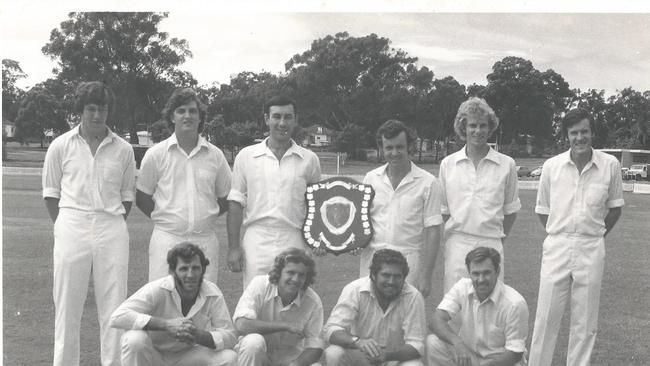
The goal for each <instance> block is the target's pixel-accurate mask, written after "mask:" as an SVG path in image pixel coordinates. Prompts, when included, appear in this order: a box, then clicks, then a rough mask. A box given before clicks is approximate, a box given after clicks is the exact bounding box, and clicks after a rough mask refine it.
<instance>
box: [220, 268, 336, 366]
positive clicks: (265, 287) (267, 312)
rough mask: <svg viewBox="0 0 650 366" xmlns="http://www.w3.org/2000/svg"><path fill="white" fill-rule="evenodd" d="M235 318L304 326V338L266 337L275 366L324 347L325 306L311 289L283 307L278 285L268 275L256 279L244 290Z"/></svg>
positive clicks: (277, 333)
mask: <svg viewBox="0 0 650 366" xmlns="http://www.w3.org/2000/svg"><path fill="white" fill-rule="evenodd" d="M232 317H233V321H235V322H236V321H237V319H239V318H246V319H257V320H263V321H268V322H275V321H282V322H291V323H300V324H301V325H302V329H303V333H304V337H301V336H299V335H297V334H294V333H289V332H275V333H269V334H265V335H264V339H265V340H266V348H267V354H268V356H269V358H270V360H271V362H272V363H273V364H274V365H275V364H282V365H284V364H286V363H288V362H290V361H293V360H295V359H296V358H297V357H298V356H300V354H301V353H302V351H303V350H305V349H306V348H319V349H323V348H324V346H325V342H324V341H323V339H321V338H320V333H321V330H322V327H323V304H322V303H321V300H320V297H319V296H318V294H316V292H315V291H314V290H312V289H311V287H308V288H307V289H306V290H304V291H300V293H299V294H298V296H297V297H296V298H295V299H294V301H293V302H292V303H291V304H289V305H287V306H284V305H282V299H281V298H280V295H279V294H278V286H277V285H275V284H272V283H271V282H269V276H268V275H263V276H256V277H255V278H253V280H252V281H251V282H250V283H249V284H248V286H247V287H246V290H244V293H243V294H242V296H241V298H240V299H239V302H238V303H237V308H236V309H235V312H234V313H233V316H232Z"/></svg>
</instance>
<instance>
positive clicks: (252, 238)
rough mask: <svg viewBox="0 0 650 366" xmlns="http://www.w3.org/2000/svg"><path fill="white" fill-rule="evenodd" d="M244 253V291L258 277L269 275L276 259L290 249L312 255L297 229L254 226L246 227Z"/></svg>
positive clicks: (243, 241) (243, 243) (243, 244)
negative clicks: (297, 249) (301, 250)
mask: <svg viewBox="0 0 650 366" xmlns="http://www.w3.org/2000/svg"><path fill="white" fill-rule="evenodd" d="M241 245H242V249H243V252H244V289H246V287H247V286H248V284H249V283H250V282H251V280H252V279H253V278H254V277H255V276H258V275H265V274H268V273H269V271H270V270H271V268H272V267H273V262H274V261H275V257H276V256H277V255H278V254H280V253H281V252H283V251H285V250H286V249H289V248H299V249H303V250H305V251H306V252H307V254H308V255H311V250H309V249H307V246H306V245H305V242H304V240H303V238H302V233H301V232H300V230H298V229H296V228H289V227H277V226H266V225H260V224H253V225H250V226H248V227H246V230H245V231H244V238H243V240H242V244H241Z"/></svg>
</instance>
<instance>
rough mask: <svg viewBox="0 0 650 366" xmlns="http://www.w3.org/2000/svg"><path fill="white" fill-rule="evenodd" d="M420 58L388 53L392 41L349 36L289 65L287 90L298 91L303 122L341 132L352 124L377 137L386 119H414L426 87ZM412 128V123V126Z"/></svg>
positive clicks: (323, 42)
mask: <svg viewBox="0 0 650 366" xmlns="http://www.w3.org/2000/svg"><path fill="white" fill-rule="evenodd" d="M416 61H417V58H415V57H410V56H408V55H407V54H406V52H404V51H402V50H396V49H394V48H391V47H390V40H389V39H387V38H383V37H378V36H377V35H376V34H370V35H368V36H364V37H350V35H349V34H348V33H347V32H342V33H337V34H335V35H334V36H332V35H328V36H326V37H324V38H321V39H317V40H315V41H313V42H312V44H311V47H310V49H309V50H307V51H305V52H303V53H301V54H296V55H294V56H293V57H292V58H291V59H290V60H289V61H287V63H286V64H285V70H286V71H287V72H288V75H287V79H288V80H287V85H292V86H293V87H294V88H295V90H297V92H298V95H299V97H300V98H299V99H300V100H299V102H300V105H301V110H302V111H304V112H303V113H302V116H303V117H302V118H303V119H305V118H306V119H307V120H309V121H312V122H313V123H318V124H322V125H324V126H326V127H329V128H332V129H334V130H338V131H341V130H343V129H344V128H345V126H347V125H348V124H350V123H354V124H357V125H359V126H362V127H363V128H365V129H367V130H368V131H375V130H376V129H377V127H378V126H379V124H381V123H382V122H384V121H385V120H386V119H388V118H399V119H402V120H405V122H406V120H411V119H412V118H413V117H414V106H415V102H414V100H413V94H412V93H411V91H412V90H414V89H415V88H416V85H414V83H415V82H417V81H418V80H419V81H423V80H424V81H426V76H427V71H423V73H422V75H417V73H418V72H419V71H420V69H418V68H417V67H416V66H415V62H416ZM411 122H412V121H411Z"/></svg>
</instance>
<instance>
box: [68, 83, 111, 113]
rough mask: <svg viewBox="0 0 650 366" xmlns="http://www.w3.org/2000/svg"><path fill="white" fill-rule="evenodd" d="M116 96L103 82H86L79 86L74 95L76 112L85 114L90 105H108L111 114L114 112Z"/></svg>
mask: <svg viewBox="0 0 650 366" xmlns="http://www.w3.org/2000/svg"><path fill="white" fill-rule="evenodd" d="M114 103H115V94H114V93H113V91H112V90H111V88H109V87H108V86H107V85H106V84H104V83H103V82H101V81H86V82H83V83H79V85H77V90H76V91H75V93H74V110H75V111H77V112H78V113H81V112H83V110H84V107H85V106H86V105H88V104H97V105H106V106H108V111H109V113H110V112H111V111H112V110H113V104H114Z"/></svg>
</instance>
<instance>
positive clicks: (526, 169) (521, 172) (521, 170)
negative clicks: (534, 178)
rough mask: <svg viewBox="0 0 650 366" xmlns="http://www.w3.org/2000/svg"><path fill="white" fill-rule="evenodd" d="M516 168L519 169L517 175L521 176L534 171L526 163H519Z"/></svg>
mask: <svg viewBox="0 0 650 366" xmlns="http://www.w3.org/2000/svg"><path fill="white" fill-rule="evenodd" d="M516 169H517V176H518V177H519V178H521V177H527V176H529V175H530V172H531V171H532V169H530V167H528V166H524V165H517V167H516Z"/></svg>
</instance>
